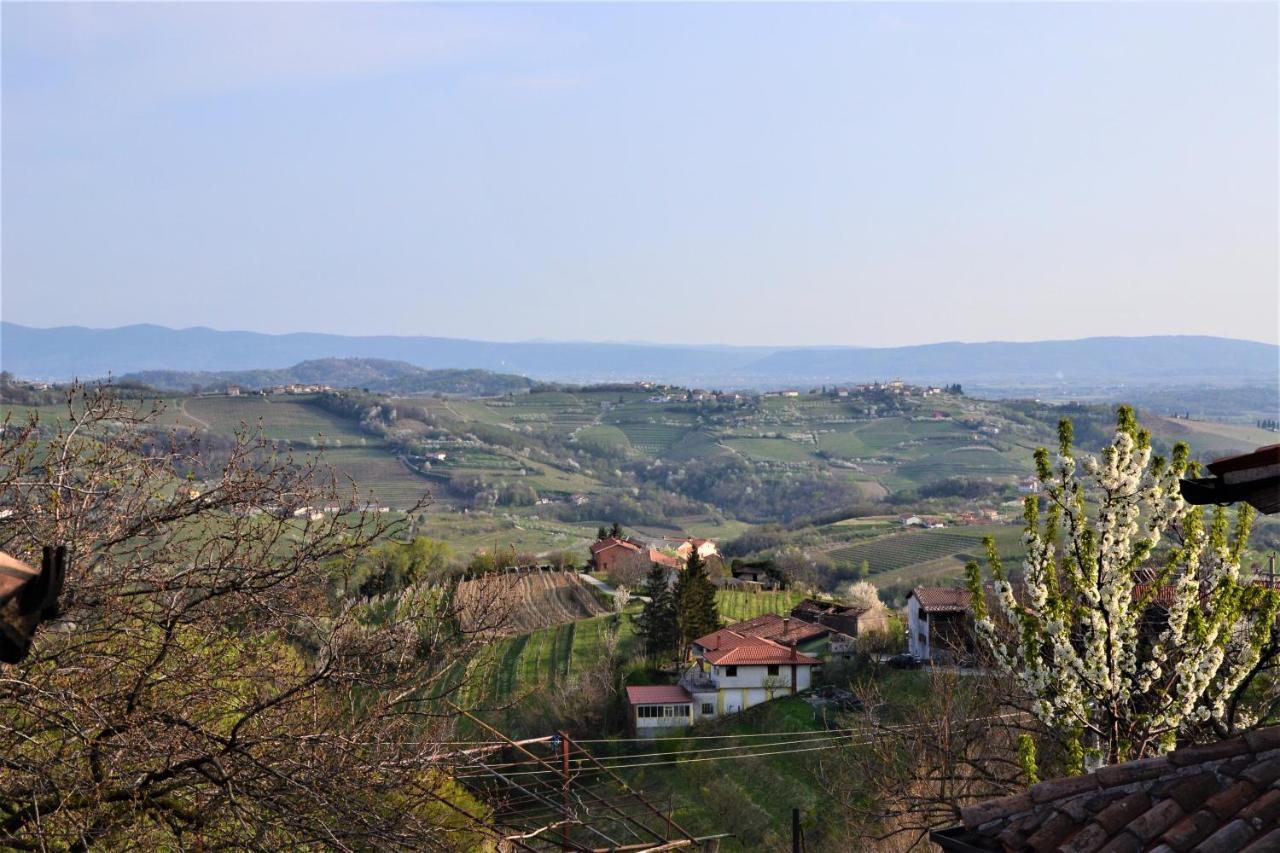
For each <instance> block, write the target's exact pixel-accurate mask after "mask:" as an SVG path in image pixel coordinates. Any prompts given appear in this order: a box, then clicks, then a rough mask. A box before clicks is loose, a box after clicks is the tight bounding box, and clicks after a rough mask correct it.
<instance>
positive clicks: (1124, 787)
mask: <svg viewBox="0 0 1280 853" xmlns="http://www.w3.org/2000/svg"><path fill="white" fill-rule="evenodd" d="M961 818H962V819H963V821H964V825H963V826H958V827H953V828H951V829H946V830H942V831H940V832H936V833H934V834H933V836H932V837H933V840H934V841H935V842H936V843H937V844H938V845H939V846H941V847H942V848H943V849H944V850H965V851H1001V853H1006V852H1007V851H1035V853H1047V851H1076V850H1078V851H1095V850H1117V851H1118V850H1126V851H1135V853H1138V852H1139V851H1161V853H1185V851H1191V850H1194V851H1199V853H1235V851H1246V850H1247V851H1249V853H1262V851H1272V853H1274V851H1280V726H1271V727H1269V728H1264V729H1258V730H1257V731H1254V732H1250V733H1248V734H1245V735H1243V736H1240V737H1235V738H1230V739H1228V740H1224V741H1218V742H1217V743H1211V744H1205V745H1203V746H1193V747H1188V748H1185V749H1179V750H1175V751H1174V752H1171V753H1169V754H1168V755H1164V756H1159V757H1155V758H1146V759H1142V760H1141V761H1129V762H1126V763H1123V764H1116V765H1113V766H1111V767H1104V768H1102V769H1100V770H1098V771H1097V772H1094V773H1090V774H1086V775H1083V776H1070V777H1065V778H1062V779H1050V780H1048V781H1046V782H1041V783H1040V784H1038V785H1033V786H1032V787H1031V788H1029V789H1028V790H1026V791H1022V792H1021V793H1018V794H1013V795H1011V796H1008V797H1001V798H1000V799H996V800H987V801H985V802H981V803H977V804H976V805H972V806H969V807H968V808H965V809H962V810H961Z"/></svg>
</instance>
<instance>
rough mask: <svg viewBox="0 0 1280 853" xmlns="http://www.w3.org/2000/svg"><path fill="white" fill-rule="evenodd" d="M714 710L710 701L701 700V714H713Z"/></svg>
mask: <svg viewBox="0 0 1280 853" xmlns="http://www.w3.org/2000/svg"><path fill="white" fill-rule="evenodd" d="M715 712H716V709H715V708H713V707H712V705H711V703H710V702H703V703H702V714H703V716H709V715H711V714H714V713H715Z"/></svg>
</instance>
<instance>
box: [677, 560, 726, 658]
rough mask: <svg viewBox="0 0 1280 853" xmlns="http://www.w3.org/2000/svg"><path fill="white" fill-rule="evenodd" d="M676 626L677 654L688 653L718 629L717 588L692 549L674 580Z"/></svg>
mask: <svg viewBox="0 0 1280 853" xmlns="http://www.w3.org/2000/svg"><path fill="white" fill-rule="evenodd" d="M675 600H676V622H677V624H678V626H679V629H680V650H681V652H682V653H684V652H687V650H688V648H689V645H690V644H691V643H692V642H693V641H694V640H696V639H698V638H699V637H701V636H704V635H706V634H710V633H711V632H712V631H714V630H716V629H717V628H719V627H720V613H719V611H718V610H717V609H716V588H715V585H714V584H712V583H711V579H710V578H709V577H707V567H706V566H705V565H704V564H703V562H702V558H701V557H700V556H698V550H697V549H696V548H695V549H694V550H693V551H692V552H690V554H689V562H688V563H687V564H686V565H685V569H684V571H683V572H681V574H680V577H679V578H678V579H677V580H676V588H675Z"/></svg>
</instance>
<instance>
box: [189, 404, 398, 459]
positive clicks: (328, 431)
mask: <svg viewBox="0 0 1280 853" xmlns="http://www.w3.org/2000/svg"><path fill="white" fill-rule="evenodd" d="M305 399H306V398H304V397H299V398H297V399H291V398H287V397H278V396H277V397H258V396H250V397H193V398H187V399H185V400H182V401H180V403H179V406H180V409H179V411H181V412H182V413H183V414H185V415H186V416H187V417H188V418H190V420H192V421H195V422H196V423H197V424H199V425H200V426H202V427H204V428H206V429H211V430H213V431H214V432H220V433H223V434H229V433H231V432H232V431H234V430H235V429H236V428H238V427H239V426H240V424H241V423H246V424H248V425H249V426H250V427H251V428H252V427H256V426H257V425H258V422H259V421H261V423H262V430H263V433H264V434H265V435H266V436H267V437H268V438H274V439H279V440H282V441H292V442H297V443H300V444H304V445H305V444H311V445H319V444H320V443H323V444H325V445H327V446H330V447H345V446H349V445H352V444H355V445H360V446H368V445H370V444H374V443H377V442H376V439H373V438H371V437H369V436H365V435H362V434H361V433H360V431H359V430H358V429H357V428H356V425H355V423H354V422H353V421H349V420H344V419H342V418H339V417H336V416H334V415H332V414H329V413H328V412H326V411H324V410H323V409H320V408H317V407H315V406H309V405H307V404H306V402H304V400H305ZM317 436H323V437H324V439H325V440H324V441H323V442H320V441H318V440H317Z"/></svg>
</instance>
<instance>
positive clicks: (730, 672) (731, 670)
mask: <svg viewBox="0 0 1280 853" xmlns="http://www.w3.org/2000/svg"><path fill="white" fill-rule="evenodd" d="M724 674H725V675H726V676H729V677H730V678H732V677H733V676H735V675H737V674H738V668H737V667H736V666H726V667H725V668H724Z"/></svg>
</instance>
